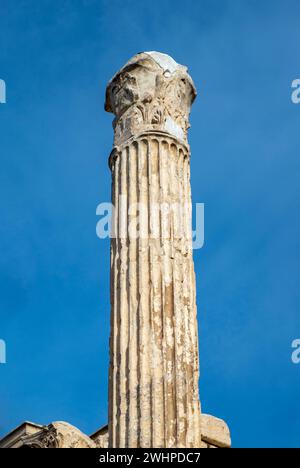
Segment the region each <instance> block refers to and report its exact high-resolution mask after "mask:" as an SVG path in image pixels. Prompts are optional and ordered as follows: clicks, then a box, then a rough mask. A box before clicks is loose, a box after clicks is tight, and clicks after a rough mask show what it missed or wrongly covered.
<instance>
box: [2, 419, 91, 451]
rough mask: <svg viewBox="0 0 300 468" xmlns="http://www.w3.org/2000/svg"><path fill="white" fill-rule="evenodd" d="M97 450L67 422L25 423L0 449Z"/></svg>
mask: <svg viewBox="0 0 300 468" xmlns="http://www.w3.org/2000/svg"><path fill="white" fill-rule="evenodd" d="M24 447H25V448H47V449H49V448H96V447H97V445H96V443H95V442H94V441H93V440H92V439H91V438H89V437H88V436H86V435H85V434H83V433H82V432H81V431H80V430H79V429H77V428H76V427H74V426H72V425H71V424H68V423H65V422H54V423H52V424H49V425H48V426H40V425H38V424H33V423H24V424H22V426H20V427H19V428H17V429H15V430H14V431H13V432H12V433H11V434H9V435H8V436H6V437H5V438H4V439H3V440H2V441H1V442H0V448H24Z"/></svg>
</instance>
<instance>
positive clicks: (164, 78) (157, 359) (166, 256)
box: [105, 52, 201, 448]
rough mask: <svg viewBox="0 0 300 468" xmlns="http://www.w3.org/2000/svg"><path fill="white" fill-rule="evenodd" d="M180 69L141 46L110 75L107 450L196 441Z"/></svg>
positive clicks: (185, 93)
mask: <svg viewBox="0 0 300 468" xmlns="http://www.w3.org/2000/svg"><path fill="white" fill-rule="evenodd" d="M195 95H196V90H195V87H194V84H193V82H192V79H191V77H190V76H189V75H188V73H187V69H186V67H183V66H182V65H179V64H177V63H176V62H175V61H174V60H173V59H172V58H171V57H169V56H166V55H164V54H160V53H157V52H146V53H142V54H138V55H137V56H135V57H133V59H131V60H130V61H129V62H128V63H127V64H126V65H125V66H124V67H123V68H122V69H121V70H120V71H119V72H118V73H117V74H116V75H115V76H114V77H113V79H112V80H111V81H110V83H109V85H108V87H107V94H106V106H105V108H106V110H107V111H109V112H112V113H114V114H115V120H114V123H113V126H114V149H113V151H112V154H111V157H110V167H111V170H112V201H113V205H114V207H115V211H114V216H113V228H112V231H113V238H112V242H111V337H110V373H109V446H110V447H145V448H147V447H199V446H200V444H201V431H200V424H201V417H200V401H199V390H198V378H199V369H198V368H199V365H198V337H197V319H196V300H195V278H194V265H193V258H192V239H191V211H192V210H191V190H190V153H189V146H188V143H187V130H188V128H189V112H190V107H191V104H192V102H193V100H194V98H195Z"/></svg>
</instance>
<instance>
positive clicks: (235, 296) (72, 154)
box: [0, 0, 300, 447]
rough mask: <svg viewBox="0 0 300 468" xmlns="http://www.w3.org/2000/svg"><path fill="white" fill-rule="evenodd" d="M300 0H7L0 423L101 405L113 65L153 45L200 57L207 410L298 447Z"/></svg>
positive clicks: (197, 112) (178, 55)
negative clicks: (104, 206) (295, 95)
mask: <svg viewBox="0 0 300 468" xmlns="http://www.w3.org/2000/svg"><path fill="white" fill-rule="evenodd" d="M299 21H300V4H299V2H297V1H296V0H289V1H288V2H282V1H278V0H272V1H269V0H264V1H263V2H262V1H258V0H252V1H250V0H242V1H236V0H235V1H234V0H199V1H197V2H196V1H194V0H193V1H191V0H185V1H184V2H180V1H178V0H174V1H166V0H159V1H157V0H153V1H152V2H147V3H146V2H138V1H119V0H118V1H114V0H113V1H104V0H97V1H96V0H80V1H79V0H72V1H71V0H64V1H63V2H62V1H60V0H51V1H50V0H41V1H33V0H27V1H23V0H18V1H17V0H0V44H1V48H0V79H4V80H5V81H6V84H7V104H5V105H0V161H1V171H0V205H1V218H2V219H1V225H0V249H1V250H0V339H4V340H5V341H6V343H7V364H6V365H1V366H0V436H1V435H4V434H5V433H6V432H8V431H9V430H11V429H13V428H14V427H15V426H16V425H18V424H19V423H21V422H22V421H23V420H31V421H35V422H38V423H44V424H47V423H49V422H51V421H55V420H66V421H68V422H70V423H72V424H74V425H76V426H78V427H79V428H80V429H82V430H83V431H84V432H86V433H91V432H93V431H95V430H96V429H97V428H98V427H99V426H101V425H103V424H104V423H106V421H107V416H106V413H107V366H108V335H109V242H108V241H107V240H99V239H98V238H97V237H96V234H95V227H96V222H97V217H96V215H95V211H96V206H97V205H98V203H100V202H102V201H107V200H109V198H110V173H109V169H108V165H107V158H108V155H109V152H110V150H111V147H112V127H111V121H112V117H111V116H110V115H109V114H106V113H105V112H104V110H103V104H104V94H105V86H106V83H107V81H108V80H109V79H110V78H111V76H112V75H113V74H114V73H115V71H116V70H117V69H118V68H119V67H120V66H122V65H123V64H124V63H125V62H126V61H127V60H128V59H129V58H130V57H131V56H132V55H134V54H135V53H137V52H139V51H143V50H146V51H147V50H158V51H160V52H165V53H168V54H170V55H171V56H172V57H174V58H175V60H177V61H178V62H180V63H183V64H186V65H188V67H189V70H190V73H191V75H192V77H193V79H194V81H195V84H196V86H197V89H198V98H197V100H196V102H195V104H194V106H193V111H192V115H191V121H192V128H191V130H190V144H191V149H192V163H191V165H192V191H193V200H194V202H203V203H205V246H204V248H203V249H201V250H198V251H196V252H195V268H196V274H197V294H198V299H197V302H198V316H199V331H200V353H201V354H200V358H201V380H200V392H201V401H202V407H203V411H204V412H206V413H211V414H214V415H216V416H219V417H221V418H224V419H225V420H226V421H227V422H228V424H229V426H230V429H231V432H232V439H233V445H234V446H235V447H247V446H250V447H260V446H262V447H278V446H281V447H289V446H294V447H300V406H299V395H300V365H299V366H297V365H293V364H292V362H291V342H292V341H293V340H294V339H296V338H300V314H299V307H300V288H299V284H298V279H299V276H300V275H299V273H300V266H299V265H300V245H299V239H300V221H299V209H300V206H299V204H300V201H299V200H300V184H299V176H300V160H299V150H300V139H299V128H300V105H298V106H297V105H294V104H292V102H291V98H290V96H291V83H292V81H293V80H294V79H297V78H300V64H299V42H300V29H299Z"/></svg>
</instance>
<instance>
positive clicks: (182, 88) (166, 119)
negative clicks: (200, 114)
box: [105, 52, 196, 145]
mask: <svg viewBox="0 0 300 468" xmlns="http://www.w3.org/2000/svg"><path fill="white" fill-rule="evenodd" d="M195 96H196V89H195V86H194V84H193V81H192V79H191V77H190V76H189V74H188V73H187V68H186V67H184V66H182V65H179V64H177V63H176V62H175V61H174V60H173V59H172V58H171V57H169V56H168V55H165V54H161V53H159V52H144V53H141V54H138V55H136V56H134V57H133V58H132V59H131V60H129V62H127V63H126V65H125V66H124V67H122V68H121V70H120V71H119V72H118V73H117V74H116V75H115V76H114V77H113V78H112V80H111V81H110V82H109V84H108V86H107V91H106V103H105V109H106V110H107V111H108V112H113V113H114V114H115V116H116V118H115V120H114V130H115V140H114V143H115V145H120V144H122V143H124V142H125V141H127V140H128V139H129V138H130V137H133V138H134V137H136V136H137V135H138V134H140V133H141V132H145V131H149V130H153V131H155V132H157V131H162V132H166V133H168V134H169V135H172V136H174V137H175V138H178V139H179V140H181V141H184V142H186V141H187V130H188V128H189V112H190V106H191V104H192V102H193V100H194V99H195Z"/></svg>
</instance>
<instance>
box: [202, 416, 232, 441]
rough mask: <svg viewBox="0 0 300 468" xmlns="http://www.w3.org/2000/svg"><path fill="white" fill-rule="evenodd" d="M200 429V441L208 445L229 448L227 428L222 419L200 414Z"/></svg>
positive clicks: (229, 439)
mask: <svg viewBox="0 0 300 468" xmlns="http://www.w3.org/2000/svg"><path fill="white" fill-rule="evenodd" d="M201 431H202V434H201V438H202V441H203V442H205V443H207V444H208V445H210V446H215V447H219V448H229V447H230V446H231V438H230V432H229V428H228V426H227V424H226V423H225V422H224V421H223V420H222V419H218V418H215V417H214V416H210V415H208V414H202V420H201Z"/></svg>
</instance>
